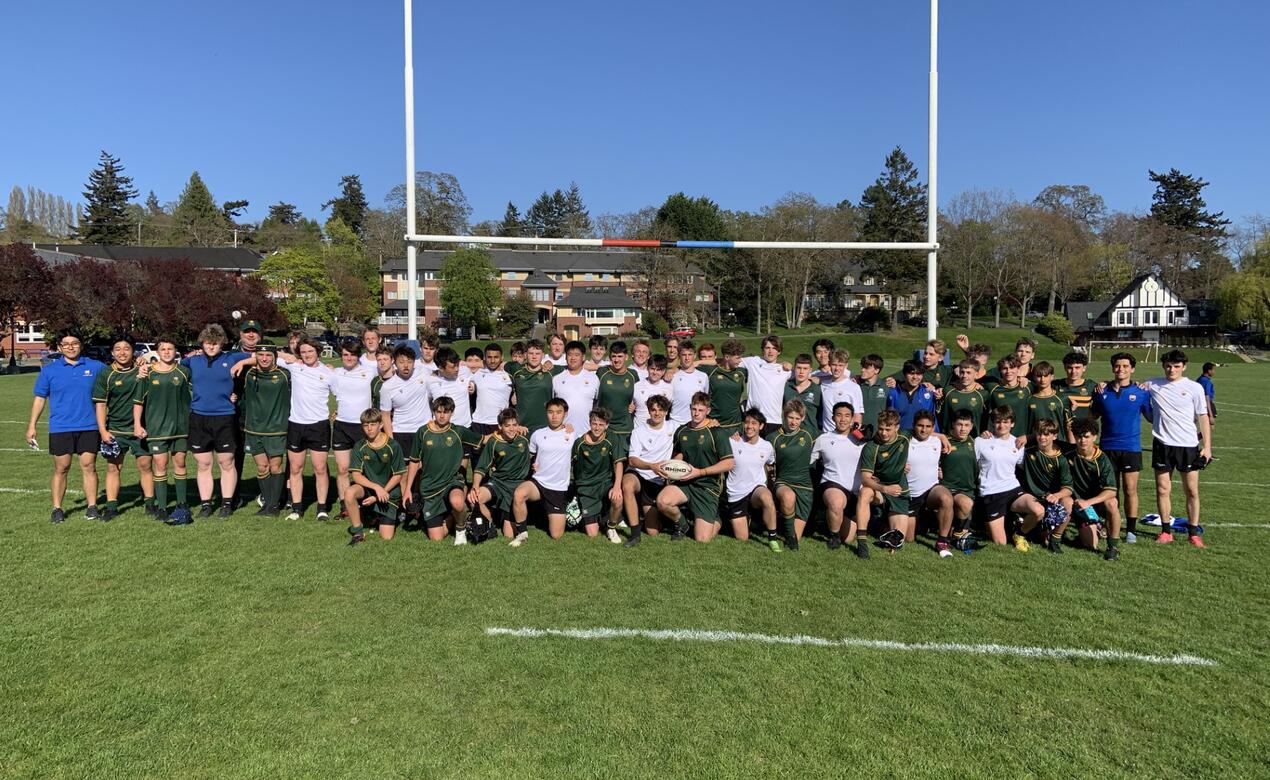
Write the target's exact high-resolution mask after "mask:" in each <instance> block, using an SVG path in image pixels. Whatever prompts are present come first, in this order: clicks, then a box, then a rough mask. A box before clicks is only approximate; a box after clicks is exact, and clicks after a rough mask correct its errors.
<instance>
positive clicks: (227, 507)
mask: <svg viewBox="0 0 1270 780" xmlns="http://www.w3.org/2000/svg"><path fill="white" fill-rule="evenodd" d="M233 514H234V505H233V504H221V505H220V511H219V512H217V513H216V516H217V517H219V518H220V519H221V520H228V519H229V518H230V517H231V516H232V515H233Z"/></svg>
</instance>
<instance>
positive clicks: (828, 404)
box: [820, 349, 864, 433]
mask: <svg viewBox="0 0 1270 780" xmlns="http://www.w3.org/2000/svg"><path fill="white" fill-rule="evenodd" d="M848 359H849V356H848V354H847V351H846V350H845V349H839V350H835V351H834V352H833V353H832V354H830V356H829V373H828V375H826V376H823V377H821V379H820V395H821V406H820V430H821V431H822V432H824V433H830V432H831V431H834V430H836V429H837V427H838V424H837V421H836V420H835V419H834V409H836V408H838V404H841V403H847V404H851V408H852V410H856V409H863V408H864V394H863V393H861V392H860V385H859V384H857V383H856V382H855V381H854V380H852V378H851V374H850V372H849V371H848V370H847V360H848ZM855 415H856V418H855V420H854V421H853V423H856V424H858V423H859V422H860V420H861V418H862V415H861V414H860V412H856V413H855Z"/></svg>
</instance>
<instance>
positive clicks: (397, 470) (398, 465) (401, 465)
mask: <svg viewBox="0 0 1270 780" xmlns="http://www.w3.org/2000/svg"><path fill="white" fill-rule="evenodd" d="M419 438H420V437H418V436H416V437H415V441H418V440H419ZM388 447H389V448H390V449H392V460H391V465H392V473H394V474H405V473H406V457H405V453H404V452H403V451H402V449H401V443H400V442H398V441H397V440H396V439H392V438H390V439H388Z"/></svg>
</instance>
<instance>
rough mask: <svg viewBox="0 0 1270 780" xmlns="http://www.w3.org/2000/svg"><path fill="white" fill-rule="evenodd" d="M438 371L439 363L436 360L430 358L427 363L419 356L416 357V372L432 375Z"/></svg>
mask: <svg viewBox="0 0 1270 780" xmlns="http://www.w3.org/2000/svg"><path fill="white" fill-rule="evenodd" d="M436 372H437V364H436V363H435V362H434V361H431V360H429V361H428V362H427V363H424V362H423V361H422V360H420V359H418V358H416V359H415V373H416V374H423V375H424V376H432V375H433V374H435V373H436Z"/></svg>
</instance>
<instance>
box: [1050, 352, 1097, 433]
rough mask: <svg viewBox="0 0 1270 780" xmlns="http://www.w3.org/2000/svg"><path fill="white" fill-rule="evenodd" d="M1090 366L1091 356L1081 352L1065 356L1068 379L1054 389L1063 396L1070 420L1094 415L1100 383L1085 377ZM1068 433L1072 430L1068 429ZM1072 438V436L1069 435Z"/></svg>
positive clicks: (1064, 369)
mask: <svg viewBox="0 0 1270 780" xmlns="http://www.w3.org/2000/svg"><path fill="white" fill-rule="evenodd" d="M1088 367H1089V358H1087V357H1085V356H1084V355H1082V354H1080V353H1079V352H1068V353H1067V354H1066V355H1064V356H1063V372H1064V373H1065V374H1066V375H1067V379H1066V380H1065V381H1063V382H1060V383H1057V384H1055V386H1054V389H1055V390H1057V391H1058V394H1059V395H1061V396H1062V397H1063V400H1064V402H1066V406H1067V414H1068V420H1069V422H1070V421H1071V420H1077V419H1082V418H1089V417H1093V413H1094V410H1093V406H1094V396H1095V395H1096V394H1097V393H1098V383H1097V382H1095V381H1094V380H1092V379H1086V378H1085V371H1086V369H1088ZM1067 433H1068V434H1070V433H1071V431H1070V430H1069V431H1067ZM1068 440H1069V441H1070V440H1071V436H1070V435H1069V436H1068Z"/></svg>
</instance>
